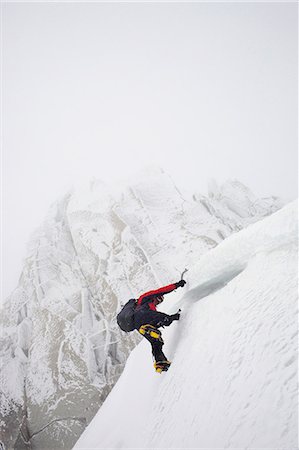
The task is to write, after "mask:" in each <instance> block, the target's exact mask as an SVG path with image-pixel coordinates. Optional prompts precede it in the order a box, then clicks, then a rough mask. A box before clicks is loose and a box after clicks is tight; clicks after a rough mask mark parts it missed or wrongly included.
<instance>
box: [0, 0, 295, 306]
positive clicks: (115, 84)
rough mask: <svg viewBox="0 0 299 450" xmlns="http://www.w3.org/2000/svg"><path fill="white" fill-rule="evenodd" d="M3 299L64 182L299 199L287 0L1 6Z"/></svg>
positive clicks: (291, 15)
mask: <svg viewBox="0 0 299 450" xmlns="http://www.w3.org/2000/svg"><path fill="white" fill-rule="evenodd" d="M1 12H2V40H1V42H2V84H1V86H2V101H1V108H2V155H1V156H2V163H3V164H2V176H3V181H2V247H3V248H2V262H3V269H2V296H4V297H6V296H7V295H9V294H10V292H11V291H12V289H14V288H15V287H16V285H17V282H18V277H19V275H20V273H21V268H22V260H23V258H24V256H25V253H26V243H27V241H28V239H29V236H30V233H31V232H32V231H33V230H34V229H35V228H36V227H37V226H38V225H40V223H41V222H42V220H43V218H44V216H45V215H46V213H47V211H48V209H49V206H50V204H51V203H52V202H53V201H55V200H56V199H57V198H59V196H61V195H63V194H64V193H65V192H66V191H67V190H68V189H69V188H70V187H72V186H73V185H76V184H78V183H81V182H83V181H84V180H88V179H89V178H93V177H96V178H100V179H103V180H104V181H107V182H111V183H114V182H115V181H116V180H118V179H128V180H130V179H132V177H134V174H136V173H137V172H139V171H140V170H142V168H143V167H146V166H148V165H158V166H161V167H163V168H164V170H166V171H167V172H168V173H169V174H170V175H171V176H172V178H173V179H174V180H175V181H176V182H177V184H178V186H179V187H180V188H182V189H186V190H189V191H196V192H202V193H205V192H206V187H207V181H208V179H210V178H215V179H216V180H217V181H218V182H219V183H221V182H223V181H225V180H226V179H228V178H238V179H239V180H240V181H242V182H243V183H245V184H246V185H248V186H249V187H250V188H251V189H252V190H253V191H254V192H255V193H256V194H257V195H260V196H269V195H277V196H281V197H283V198H285V199H287V200H291V199H293V198H295V197H296V196H297V99H298V97H297V51H298V50H297V28H298V26H297V4H296V3H254V2H252V3H234V2H228V3H160V4H159V3H5V4H4V3H2V5H1Z"/></svg>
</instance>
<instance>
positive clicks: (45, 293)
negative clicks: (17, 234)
mask: <svg viewBox="0 0 299 450" xmlns="http://www.w3.org/2000/svg"><path fill="white" fill-rule="evenodd" d="M281 206H282V203H281V201H280V200H279V199H277V198H275V197H270V198H266V199H260V198H257V197H256V196H255V195H254V194H253V193H252V192H251V191H250V190H249V189H248V188H247V187H245V186H244V185H243V184H242V183H240V182H238V181H236V180H232V181H228V182H226V183H224V185H222V186H220V187H218V186H217V185H216V184H215V183H213V185H211V186H210V189H209V194H208V196H203V195H198V194H197V195H195V196H194V198H193V199H185V198H184V197H183V196H182V194H181V193H180V192H179V190H178V189H177V188H176V186H175V184H174V183H173V181H172V180H171V179H170V177H169V176H168V175H167V174H166V173H164V172H163V171H162V170H157V169H155V170H150V171H148V172H146V173H143V174H139V176H138V177H134V179H133V180H131V182H130V184H129V185H127V184H126V185H124V186H120V187H116V186H108V185H105V184H104V183H102V182H100V181H97V180H93V181H92V182H91V183H89V184H88V185H87V186H85V187H82V188H80V189H77V190H75V191H74V192H71V193H69V194H67V195H65V197H64V198H62V199H61V200H59V201H57V202H56V203H55V204H54V205H53V206H52V207H51V209H50V211H49V214H48V216H47V218H46V219H45V221H44V223H43V224H42V225H41V227H40V228H39V229H38V230H37V231H36V232H35V233H34V235H33V236H32V239H31V241H30V243H29V246H28V255H27V258H26V260H25V262H24V270H23V272H22V275H21V277H20V282H19V285H18V287H17V288H16V289H15V291H14V292H13V293H12V295H11V296H10V297H9V298H8V299H7V301H6V303H5V305H4V308H3V310H2V311H1V313H2V314H1V317H0V324H1V339H0V341H1V342H0V344H1V345H0V358H1V363H2V364H1V373H0V434H1V440H2V442H3V443H4V444H5V446H6V447H7V448H12V447H16V448H22V449H23V448H33V449H35V448H36V449H40V448H55V449H57V448H60V447H61V448H71V447H72V446H73V445H74V443H75V442H76V440H77V439H78V437H79V436H80V434H81V433H82V432H83V430H84V429H85V427H86V426H87V425H88V424H89V422H90V421H91V419H92V418H93V416H94V415H95V413H96V412H97V411H98V409H99V407H100V405H101V404H102V403H103V401H104V400H105V398H106V396H107V395H108V393H109V392H110V390H111V389H112V387H113V386H114V384H115V382H116V381H117V380H118V378H119V376H120V375H121V373H122V370H123V368H124V365H125V362H126V359H127V357H128V355H129V353H130V351H131V350H132V348H133V347H134V346H135V345H136V344H137V343H138V341H139V339H140V336H139V335H138V334H137V333H135V334H134V333H133V334H124V333H122V332H121V331H120V329H119V328H118V326H117V324H116V320H115V317H116V314H117V312H118V310H119V309H120V304H121V303H122V302H124V301H126V300H127V299H128V298H132V297H137V296H139V295H140V294H141V293H142V292H144V291H146V290H149V289H153V288H158V287H160V286H161V285H165V284H168V283H170V282H173V281H176V279H177V278H178V277H179V273H180V270H182V269H183V268H184V267H185V265H186V264H188V265H189V266H192V265H194V264H195V263H196V262H197V261H198V260H199V258H200V257H201V256H202V255H204V254H205V253H207V252H209V251H210V250H211V249H213V248H214V247H215V246H217V245H218V244H219V243H220V242H222V241H223V239H225V238H226V237H227V236H229V235H231V234H232V233H234V232H236V231H238V230H240V229H241V228H244V227H246V226H248V225H249V224H251V223H253V222H256V221H258V220H260V219H261V218H263V217H264V216H267V215H269V214H271V213H273V212H274V211H276V210H278V209H279V208H280V207H281ZM177 295H179V294H177ZM172 298H173V297H172Z"/></svg>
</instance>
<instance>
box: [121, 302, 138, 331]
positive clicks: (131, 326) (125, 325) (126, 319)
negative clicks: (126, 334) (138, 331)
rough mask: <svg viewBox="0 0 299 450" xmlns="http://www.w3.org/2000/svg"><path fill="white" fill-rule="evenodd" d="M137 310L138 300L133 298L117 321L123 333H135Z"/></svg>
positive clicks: (124, 307)
mask: <svg viewBox="0 0 299 450" xmlns="http://www.w3.org/2000/svg"><path fill="white" fill-rule="evenodd" d="M135 308H136V300H135V298H131V300H129V301H128V302H127V303H126V304H125V305H124V306H123V307H122V309H121V311H120V312H119V313H118V314H117V316H116V320H117V323H118V326H119V327H120V328H121V329H122V330H123V331H133V330H135V323H134V313H135Z"/></svg>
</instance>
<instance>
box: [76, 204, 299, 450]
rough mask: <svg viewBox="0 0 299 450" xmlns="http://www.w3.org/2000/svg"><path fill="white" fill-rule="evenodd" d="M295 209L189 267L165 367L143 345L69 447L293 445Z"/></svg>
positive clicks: (169, 337) (295, 439) (291, 207)
mask: <svg viewBox="0 0 299 450" xmlns="http://www.w3.org/2000/svg"><path fill="white" fill-rule="evenodd" d="M297 214H298V213H297V202H294V203H292V204H290V205H287V206H286V207H284V208H283V209H282V210H281V211H279V212H277V213H275V214H273V215H272V216H271V217H269V218H266V219H264V220H262V221H260V222H258V223H256V224H254V225H251V226H250V227H248V228H247V229H245V230H243V231H241V232H240V233H238V234H235V235H233V236H231V237H229V238H228V239H227V240H225V241H224V242H222V243H221V244H220V245H219V246H217V247H216V248H214V249H213V250H211V251H210V252H208V253H206V254H205V255H204V256H203V257H202V258H201V259H200V261H199V262H198V264H196V265H194V266H193V267H192V268H191V269H190V271H189V272H188V286H187V289H188V291H187V292H186V293H185V295H183V297H182V299H181V300H180V301H179V302H177V303H176V304H175V305H173V310H175V308H177V307H178V306H179V307H181V308H182V316H181V320H180V322H179V323H176V324H174V325H172V327H171V328H169V329H165V330H164V331H163V334H164V336H165V341H166V345H165V351H166V354H167V355H168V356H169V358H170V359H171V360H172V361H173V363H172V366H171V367H170V369H169V371H168V372H167V373H166V374H162V375H158V374H156V373H154V370H153V367H152V363H151V357H150V349H149V345H148V343H147V342H145V341H144V342H141V343H140V344H139V345H138V346H137V348H135V349H134V350H133V352H132V353H131V355H130V357H129V359H128V361H127V365H126V367H125V370H124V372H123V374H122V376H121V378H120V379H119V381H118V382H117V384H116V386H115V387H114V389H113V390H112V392H111V393H110V394H109V396H108V398H107V399H106V401H105V402H104V404H103V406H102V408H101V409H100V410H99V412H98V414H97V415H96V416H95V418H94V419H93V421H92V422H91V424H90V425H89V427H88V428H87V429H86V430H85V432H84V433H83V435H82V436H81V438H80V439H79V441H78V442H77V443H76V446H75V447H74V448H75V449H87V448H88V449H95V448H96V449H107V448H115V449H117V448H221V449H222V448H238V449H239V448H240V449H241V448H242V449H243V448H248V449H256V448H267V449H277V450H278V449H281V450H282V449H286V448H287V449H290V450H291V449H295V448H297V444H298V411H297V388H298V385H297V375H298V367H297V351H298V342H297V338H298V323H297V296H298V289H297V288H298V286H297V256H298V226H297V217H298V215H297ZM141 399H142V400H141ZM112 418H113V433H111V432H110V431H109V424H111V421H112ZM132 424H134V425H133V426H132ZM136 429H137V430H138V433H136Z"/></svg>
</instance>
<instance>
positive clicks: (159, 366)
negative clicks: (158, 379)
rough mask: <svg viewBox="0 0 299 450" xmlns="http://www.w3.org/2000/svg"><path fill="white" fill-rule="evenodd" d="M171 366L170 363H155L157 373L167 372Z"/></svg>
mask: <svg viewBox="0 0 299 450" xmlns="http://www.w3.org/2000/svg"><path fill="white" fill-rule="evenodd" d="M170 365H171V362H170V361H155V363H154V368H155V369H156V372H158V373H162V372H167V370H168V369H169V367H170Z"/></svg>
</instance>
